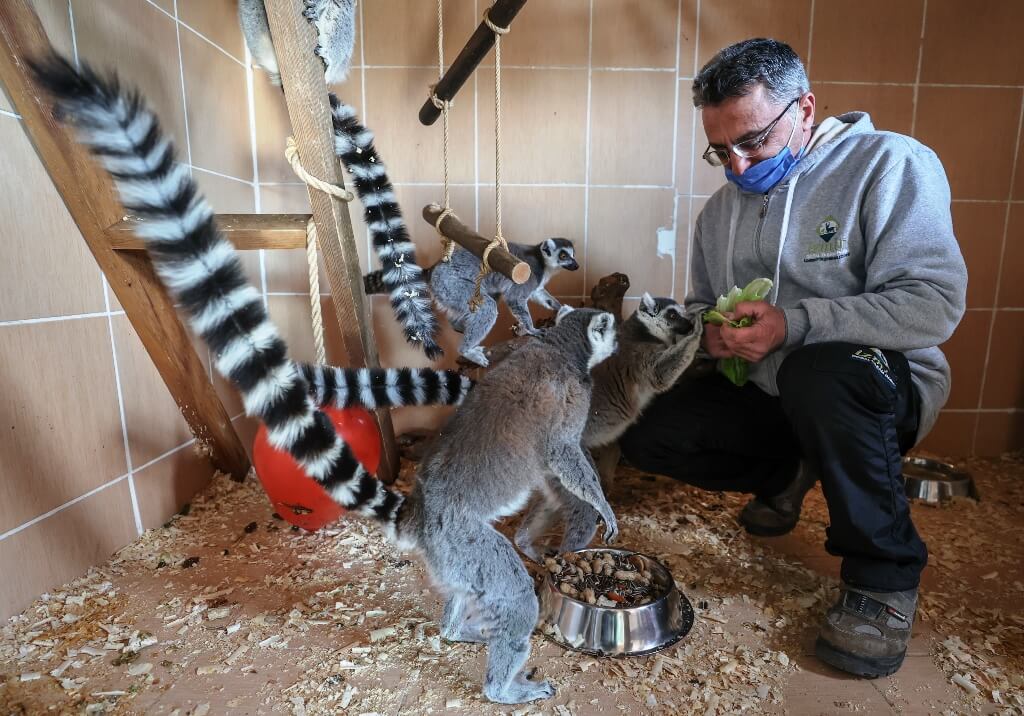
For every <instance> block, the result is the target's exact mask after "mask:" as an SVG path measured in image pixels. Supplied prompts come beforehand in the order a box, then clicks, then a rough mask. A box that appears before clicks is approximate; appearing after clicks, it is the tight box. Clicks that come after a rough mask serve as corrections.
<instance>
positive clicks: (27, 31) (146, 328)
mask: <svg viewBox="0 0 1024 716" xmlns="http://www.w3.org/2000/svg"><path fill="white" fill-rule="evenodd" d="M50 52H52V49H51V47H50V43H49V41H48V40H47V37H46V33H45V32H44V31H43V28H42V25H41V24H40V23H39V18H38V17H37V16H36V14H35V11H34V10H33V9H32V7H31V4H30V3H29V2H27V1H26V0H3V1H2V2H0V83H2V84H3V85H4V87H5V88H6V89H7V94H8V95H9V96H10V98H11V101H12V103H13V104H14V108H15V110H16V111H17V112H18V113H19V114H20V115H21V117H22V125H23V126H24V128H25V131H26V133H27V134H28V136H29V138H30V139H31V141H32V143H33V144H34V145H35V148H36V151H37V153H38V154H39V158H40V160H41V161H42V163H43V165H44V166H45V167H46V170H47V172H49V174H50V178H51V179H52V180H53V183H54V185H55V186H56V188H57V191H59V192H60V194H61V197H62V198H63V199H64V203H65V204H66V205H67V208H68V211H69V213H70V214H71V217H72V219H74V221H75V223H76V224H77V225H78V229H79V230H80V231H81V232H82V236H83V238H84V239H85V242H86V244H88V246H89V249H90V251H92V255H93V257H95V259H96V263H98V264H99V267H100V269H101V270H102V271H103V273H104V274H105V275H106V277H107V281H108V282H109V283H110V288H111V289H112V290H113V291H114V295H116V296H117V299H118V301H120V302H121V306H122V307H123V308H124V312H125V314H126V315H127V317H128V320H129V321H131V324H132V327H133V328H134V329H135V331H136V333H138V335H139V338H140V339H141V340H142V344H143V345H144V346H145V348H146V350H147V351H148V352H149V355H150V358H152V360H153V363H154V364H155V365H156V367H157V370H158V371H159V372H160V376H161V377H162V378H163V380H164V383H165V384H166V385H167V388H168V389H169V390H170V392H171V395H172V396H173V397H174V399H175V401H176V402H177V403H178V407H179V408H180V409H181V412H182V415H184V417H185V420H186V421H187V422H188V425H189V428H190V429H191V430H192V434H193V435H194V436H195V437H196V440H197V442H198V443H199V444H200V446H201V447H202V449H203V451H204V452H206V453H207V454H208V455H209V457H210V459H211V461H212V462H213V464H214V466H215V467H217V469H219V470H221V471H223V472H227V473H230V474H231V475H232V476H233V477H234V478H235V479H237V480H241V479H243V478H244V477H245V475H246V473H248V472H249V459H248V457H247V456H246V453H245V448H244V447H242V443H241V442H240V441H239V439H238V435H237V433H236V432H235V430H234V427H233V426H232V424H231V419H230V417H229V416H228V414H227V411H225V410H224V406H223V405H222V404H221V402H220V398H218V397H217V393H216V391H215V390H214V388H213V384H212V383H211V382H210V376H209V373H207V370H206V367H205V366H204V365H203V362H202V361H201V360H200V359H199V356H198V355H197V354H196V352H195V349H193V347H192V339H191V337H190V336H189V334H188V332H187V331H186V330H185V327H184V326H182V324H181V321H180V320H179V319H178V316H177V314H176V313H175V310H174V305H173V303H172V302H171V300H170V297H169V296H168V295H167V293H166V292H165V291H164V289H163V286H162V285H161V284H160V282H159V280H158V279H157V277H156V275H155V273H154V272H153V267H152V264H151V263H150V262H149V257H148V256H147V255H146V254H140V253H131V254H127V253H126V254H118V253H117V252H115V251H114V250H113V249H112V248H111V247H110V242H109V240H108V239H107V235H106V229H107V227H108V226H111V225H113V224H115V223H116V222H118V221H119V220H120V218H121V216H123V214H124V209H123V207H122V206H121V204H120V202H119V201H118V199H117V195H116V193H115V189H114V187H113V184H112V182H111V181H110V177H109V175H108V174H107V173H106V171H104V170H103V169H102V168H101V167H100V166H99V165H98V164H96V163H95V162H94V161H93V159H92V157H91V156H90V155H89V153H88V151H87V150H86V149H85V148H84V147H83V146H82V145H80V144H79V143H78V142H76V141H75V140H74V139H73V138H72V136H71V133H70V131H69V130H68V129H66V128H65V127H64V126H62V125H61V124H59V123H58V122H57V121H56V120H55V119H54V118H53V112H52V109H51V106H50V100H49V98H48V96H47V95H46V93H45V92H44V91H43V90H42V89H40V88H39V87H37V86H36V85H35V83H34V81H33V79H32V76H31V73H30V71H29V69H28V67H27V66H26V63H25V60H26V59H28V58H42V57H44V56H46V55H48V54H49V53H50Z"/></svg>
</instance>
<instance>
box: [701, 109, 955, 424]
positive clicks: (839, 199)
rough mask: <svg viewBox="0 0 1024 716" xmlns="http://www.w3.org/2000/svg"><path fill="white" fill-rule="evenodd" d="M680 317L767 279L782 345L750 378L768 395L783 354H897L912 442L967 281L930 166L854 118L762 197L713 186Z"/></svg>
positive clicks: (942, 371) (825, 132)
mask: <svg viewBox="0 0 1024 716" xmlns="http://www.w3.org/2000/svg"><path fill="white" fill-rule="evenodd" d="M691 271H692V274H691V291H690V294H689V295H688V296H687V298H686V304H687V307H690V306H693V307H697V306H712V305H714V303H715V299H716V298H717V297H718V296H719V295H721V294H724V293H726V292H728V290H729V289H730V288H732V286H734V285H738V286H740V287H743V286H745V285H746V284H747V282H749V281H751V280H752V279H755V278H759V277H771V278H773V280H774V281H775V287H774V288H773V289H772V292H771V293H770V294H769V296H768V300H769V301H771V302H772V303H774V304H775V305H777V306H778V307H779V308H781V309H783V311H784V313H785V316H786V339H785V343H784V344H783V345H782V346H781V347H780V348H779V349H778V350H777V351H775V352H774V353H772V354H770V355H768V356H766V357H765V358H764V360H762V361H761V362H759V363H757V364H755V365H752V366H751V371H750V379H751V380H752V381H753V382H754V383H755V384H756V385H757V386H759V387H760V388H761V389H762V390H764V391H766V392H767V393H769V394H771V395H778V392H779V391H778V387H777V385H776V373H777V371H778V369H779V366H780V365H781V364H782V361H783V359H784V358H785V357H786V356H787V355H788V354H789V353H790V352H791V351H792V350H794V349H795V348H798V347H800V346H802V345H805V344H809V343H824V342H828V341H844V342H849V343H855V344H858V345H864V346H869V347H874V348H882V349H887V350H895V351H901V352H903V353H904V354H906V356H907V358H908V360H909V361H910V369H911V372H912V374H913V380H914V385H915V386H916V387H917V390H918V394H919V395H920V398H921V419H920V427H919V429H918V435H917V437H918V440H920V439H921V438H923V437H924V436H925V435H926V434H927V433H928V431H929V430H930V429H931V427H932V426H933V425H934V423H935V419H936V418H937V417H938V413H939V409H940V408H941V407H942V405H943V404H944V403H945V402H946V398H947V397H948V396H949V385H950V376H949V364H948V363H947V362H946V358H945V356H943V354H942V351H941V350H939V348H937V346H938V345H940V344H941V343H943V342H945V341H946V340H947V339H948V338H949V337H950V335H952V333H953V330H954V329H955V328H956V326H957V324H958V323H959V322H960V318H961V317H962V316H963V313H964V308H965V302H966V290H967V268H966V266H965V265H964V260H963V256H962V255H961V254H960V247H959V245H958V244H957V241H956V237H955V236H954V235H953V220H952V217H951V215H950V192H949V182H948V181H947V180H946V174H945V171H944V170H943V168H942V164H941V163H940V162H939V158H938V157H937V156H936V155H935V152H933V151H932V150H931V149H928V148H927V147H925V146H924V145H922V144H921V143H920V142H917V141H916V140H914V139H911V138H910V137H905V136H903V135H900V134H894V133H892V132H880V131H877V130H876V129H875V128H874V126H873V125H872V124H871V118H870V117H868V115H867V114H864V113H861V112H853V113H850V114H844V115H841V116H839V117H836V118H829V119H827V120H825V121H824V122H822V123H821V125H819V126H818V127H817V128H816V130H815V132H814V134H813V136H812V139H811V143H810V144H809V147H808V151H807V153H806V155H805V156H804V158H803V159H802V160H801V161H800V162H799V163H797V165H796V166H795V167H794V169H793V171H792V172H791V173H790V174H789V176H787V177H786V179H784V180H783V181H782V182H781V183H780V184H778V185H777V186H775V187H774V188H773V189H772V190H771V191H769V192H768V194H750V193H747V192H744V191H741V190H740V189H739V188H738V187H737V186H736V185H734V184H731V183H730V184H727V185H726V186H724V187H722V188H721V189H719V190H718V191H717V192H715V194H714V196H712V197H711V198H710V199H709V200H708V203H707V205H706V206H705V207H704V210H703V211H702V212H701V214H700V216H699V217H698V218H697V226H696V229H695V231H694V244H693V249H692V265H691Z"/></svg>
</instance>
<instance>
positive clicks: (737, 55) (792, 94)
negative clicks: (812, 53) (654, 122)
mask: <svg viewBox="0 0 1024 716" xmlns="http://www.w3.org/2000/svg"><path fill="white" fill-rule="evenodd" d="M758 84H760V85H763V86H764V88H765V90H766V91H767V93H768V96H769V97H771V98H772V99H773V100H774V101H775V102H778V103H779V104H782V103H785V102H789V101H791V100H794V99H796V98H797V97H799V96H801V95H803V94H805V93H806V92H809V91H810V87H811V86H810V82H808V80H807V71H806V70H805V69H804V63H803V62H801V61H800V58H799V57H798V56H797V54H796V52H794V51H793V48H792V47H790V46H789V45H787V44H786V43H785V42H779V41H778V40H768V39H765V38H763V37H758V38H754V39H752V40H743V41H742V42H737V43H736V44H735V45H729V46H728V47H726V48H725V49H723V50H720V51H719V52H718V54H717V55H715V56H714V57H712V58H711V60H710V61H709V62H708V63H707V64H706V65H704V67H702V68H701V70H700V72H698V73H697V76H696V77H695V78H694V79H693V106H694V107H705V106H708V105H710V106H715V105H717V104H720V103H721V102H724V101H725V100H727V99H729V98H731V97H743V96H745V95H747V94H750V92H751V91H753V89H754V87H755V86H756V85H758Z"/></svg>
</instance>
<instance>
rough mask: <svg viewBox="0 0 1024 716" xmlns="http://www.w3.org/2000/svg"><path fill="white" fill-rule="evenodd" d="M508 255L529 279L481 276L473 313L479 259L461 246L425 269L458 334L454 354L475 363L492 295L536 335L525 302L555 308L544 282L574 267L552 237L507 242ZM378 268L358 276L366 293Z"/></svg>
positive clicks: (489, 324)
mask: <svg viewBox="0 0 1024 716" xmlns="http://www.w3.org/2000/svg"><path fill="white" fill-rule="evenodd" d="M508 250H509V253H511V254H512V255H513V256H515V257H516V258H518V259H519V260H520V261H523V262H524V263H526V264H528V265H529V266H530V278H529V280H527V281H526V283H524V284H517V283H515V282H513V281H511V280H510V279H508V278H507V277H505V276H503V275H502V274H500V273H498V272H496V271H494V272H491V273H489V274H487V276H486V277H485V278H484V280H483V282H482V283H481V285H480V296H481V298H482V299H483V303H481V304H480V306H479V307H477V309H476V311H470V310H469V301H470V299H471V298H472V297H473V292H474V288H475V286H476V277H477V274H478V273H479V272H480V259H479V258H477V257H476V256H474V255H473V254H472V253H471V252H469V251H467V250H466V249H464V248H462V247H457V248H456V249H455V251H454V252H452V257H451V260H450V261H439V262H438V263H436V264H434V265H433V266H431V267H430V268H428V269H427V270H426V271H427V273H428V275H429V280H430V290H431V293H432V294H433V296H434V301H435V302H436V303H437V305H438V307H439V308H440V309H441V310H442V311H444V313H445V314H446V315H447V316H448V322H449V323H450V324H451V326H452V328H454V329H455V330H456V331H458V332H459V333H461V334H462V341H461V343H460V344H459V355H461V356H463V357H464V358H466V359H467V360H471V361H473V362H474V363H476V364H477V365H480V366H484V367H486V366H487V364H488V360H487V357H486V356H485V355H484V349H483V348H482V347H481V346H480V343H482V342H483V340H484V338H486V337H487V334H488V333H490V332H491V329H492V328H494V324H495V323H496V322H497V320H498V299H499V298H504V299H505V305H506V306H508V309H509V311H510V312H511V313H512V315H513V317H515V319H516V321H518V322H519V326H520V329H519V330H520V332H521V333H523V334H528V335H532V336H537V335H540V331H539V330H538V329H537V328H535V327H534V325H533V318H532V317H531V316H530V309H529V306H528V305H527V304H528V302H529V301H533V302H535V303H538V304H540V305H541V306H544V307H545V308H548V309H550V310H552V311H557V310H558V309H560V308H561V307H562V304H561V303H560V302H559V301H558V299H556V298H555V297H554V296H552V295H551V294H550V293H548V291H547V289H546V288H545V286H546V285H547V283H548V281H550V280H551V279H552V277H554V275H555V274H557V273H558V272H559V271H562V270H566V271H575V270H577V269H578V268H579V267H580V265H579V263H578V262H577V261H576V252H575V249H574V248H573V245H572V242H571V241H569V240H568V239H563V238H552V239H547V240H545V241H542V242H541V243H539V244H537V245H535V246H530V245H527V244H515V243H509V245H508ZM382 276H383V273H382V272H381V271H373V272H370V273H368V274H366V275H365V276H363V287H364V289H365V290H366V293H367V294H371V293H383V292H384V291H385V290H386V287H385V286H383V285H382V283H381V278H382Z"/></svg>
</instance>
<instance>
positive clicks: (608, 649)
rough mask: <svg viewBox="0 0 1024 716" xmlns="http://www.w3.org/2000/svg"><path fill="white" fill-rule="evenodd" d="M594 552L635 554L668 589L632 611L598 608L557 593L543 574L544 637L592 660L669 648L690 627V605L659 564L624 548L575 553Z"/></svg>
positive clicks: (586, 553) (588, 550)
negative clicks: (588, 656)
mask: <svg viewBox="0 0 1024 716" xmlns="http://www.w3.org/2000/svg"><path fill="white" fill-rule="evenodd" d="M597 552H608V553H611V554H617V555H623V556H626V557H631V556H634V555H636V556H639V557H640V558H641V559H642V560H643V561H644V563H645V566H647V568H648V570H649V571H650V572H651V574H652V575H654V576H655V578H656V579H657V581H660V582H661V583H662V584H666V585H668V591H667V592H666V593H665V594H663V595H662V596H661V597H659V598H658V599H655V600H654V601H652V602H651V603H649V604H643V605H640V606H638V607H627V608H622V609H619V608H613V607H599V606H597V605H595V604H588V603H586V602H584V601H580V600H579V599H574V598H572V597H569V596H567V595H565V594H562V593H561V592H560V591H558V588H557V587H556V586H555V582H554V580H553V579H552V578H551V575H550V574H547V575H546V577H545V579H544V582H543V584H542V585H541V587H540V617H541V623H542V624H546V628H544V629H543V631H544V633H545V636H547V638H548V639H550V640H551V641H553V642H555V643H556V644H559V645H560V646H564V647H566V648H569V649H574V650H576V651H581V652H583V653H585V654H593V655H595V656H642V655H644V654H651V653H653V652H656V651H660V650H662V649H665V648H667V647H669V646H672V645H673V644H675V643H676V642H677V641H679V640H680V639H682V638H683V637H684V636H686V634H687V632H689V631H690V628H691V627H692V626H693V607H692V606H690V602H689V600H687V598H686V597H685V596H684V595H683V594H682V593H680V591H679V590H678V589H676V585H675V581H674V580H673V579H672V575H671V573H669V571H668V569H666V568H665V566H664V565H662V564H661V563H660V562H658V561H657V560H656V559H653V558H651V557H648V556H647V555H643V554H639V553H638V552H630V551H627V550H619V549H584V550H580V551H579V552H576V554H580V555H588V554H594V553H597ZM559 637H560V638H559Z"/></svg>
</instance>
